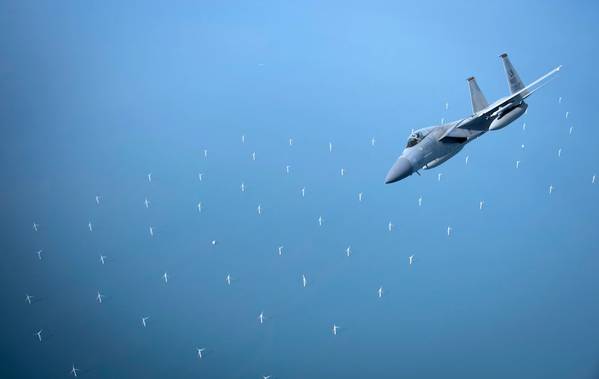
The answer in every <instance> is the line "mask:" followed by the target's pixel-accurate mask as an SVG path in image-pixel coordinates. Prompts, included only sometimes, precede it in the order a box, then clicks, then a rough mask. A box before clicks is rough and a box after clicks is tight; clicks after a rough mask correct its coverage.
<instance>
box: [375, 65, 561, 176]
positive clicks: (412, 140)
mask: <svg viewBox="0 0 599 379" xmlns="http://www.w3.org/2000/svg"><path fill="white" fill-rule="evenodd" d="M500 58H501V59H502V61H503V66H504V69H505V73H506V77H507V80H508V85H509V88H510V93H511V95H510V96H507V97H504V98H501V99H499V100H497V101H496V102H494V103H493V104H491V105H488V103H487V100H486V98H485V96H484V95H483V93H482V91H481V90H480V88H479V86H478V84H477V82H476V79H475V78H474V77H470V78H468V79H467V80H468V86H469V88H470V98H471V101H472V112H473V114H472V115H471V116H469V117H466V118H463V119H460V120H457V121H453V122H450V123H447V124H442V125H436V126H432V127H428V128H423V129H418V130H415V131H413V132H412V134H411V135H410V136H409V137H408V143H407V145H406V148H405V149H404V151H403V152H402V154H401V156H400V157H399V158H398V159H397V161H396V162H395V163H394V164H393V166H392V167H391V169H390V170H389V172H388V173H387V176H386V177H385V183H395V182H397V181H399V180H401V179H404V178H407V177H408V176H410V175H412V174H413V173H415V172H416V173H418V171H419V170H427V169H431V168H433V167H437V166H439V165H440V164H442V163H443V162H445V161H447V160H448V159H450V158H451V157H453V156H454V155H456V154H457V153H459V152H460V150H462V149H463V148H464V146H466V144H468V143H469V142H472V141H474V140H475V139H476V138H478V137H480V136H481V135H483V134H485V133H486V132H488V131H494V130H499V129H502V128H504V127H506V126H507V125H509V124H511V123H512V122H514V121H515V120H516V119H518V118H519V117H520V116H522V115H523V114H524V113H525V112H526V109H527V108H528V104H526V103H525V102H524V99H525V98H527V97H528V96H530V95H531V94H532V93H534V92H535V91H536V90H538V89H540V88H542V87H543V86H544V85H546V84H548V83H549V82H550V80H546V79H548V78H550V77H551V76H552V75H553V74H555V73H556V72H558V71H559V70H560V69H561V66H558V67H556V68H555V69H553V70H551V71H550V72H548V73H547V74H545V75H543V76H542V77H540V78H539V79H537V80H535V81H534V82H532V83H531V84H530V85H528V86H526V87H525V86H524V84H523V83H522V80H521V79H520V76H519V75H518V73H517V71H516V69H515V68H514V66H512V63H511V62H510V60H509V58H508V55H507V54H505V53H503V54H501V55H500Z"/></svg>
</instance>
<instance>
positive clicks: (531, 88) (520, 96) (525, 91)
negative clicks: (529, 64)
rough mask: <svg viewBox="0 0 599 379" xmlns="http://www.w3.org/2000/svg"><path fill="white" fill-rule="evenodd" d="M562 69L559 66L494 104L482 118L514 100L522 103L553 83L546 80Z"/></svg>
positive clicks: (483, 113) (484, 112)
mask: <svg viewBox="0 0 599 379" xmlns="http://www.w3.org/2000/svg"><path fill="white" fill-rule="evenodd" d="M561 68H562V66H558V67H556V68H554V69H553V70H551V71H549V72H548V73H546V74H545V75H543V76H541V77H540V78H538V79H537V80H535V81H534V82H532V83H530V84H529V85H527V86H526V87H524V88H522V89H521V90H519V91H518V92H514V93H513V94H511V95H510V96H508V97H506V98H504V99H502V100H501V101H499V102H497V103H494V104H493V105H491V106H490V107H488V108H487V109H484V110H483V111H482V112H481V114H480V116H489V115H491V114H493V113H495V112H496V111H497V110H499V109H500V108H501V107H504V106H505V105H507V104H509V103H511V102H512V101H514V100H518V101H521V100H524V99H526V98H527V97H529V96H530V95H532V94H533V93H534V92H536V91H537V90H539V89H541V88H543V87H545V86H546V85H547V84H549V83H550V82H551V80H546V79H549V78H550V77H551V76H553V74H555V73H557V72H559V70H561Z"/></svg>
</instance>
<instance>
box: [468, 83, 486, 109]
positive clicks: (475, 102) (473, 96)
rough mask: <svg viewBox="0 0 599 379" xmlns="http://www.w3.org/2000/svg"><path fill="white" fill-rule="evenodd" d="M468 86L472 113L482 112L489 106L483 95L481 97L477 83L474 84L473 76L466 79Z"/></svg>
mask: <svg viewBox="0 0 599 379" xmlns="http://www.w3.org/2000/svg"><path fill="white" fill-rule="evenodd" d="M468 86H469V87H470V100H471V101H472V113H477V112H479V111H482V110H483V109H485V108H486V107H488V106H489V103H487V99H485V95H483V93H482V91H481V90H480V88H479V87H478V83H476V79H475V78H474V76H471V77H469V78H468Z"/></svg>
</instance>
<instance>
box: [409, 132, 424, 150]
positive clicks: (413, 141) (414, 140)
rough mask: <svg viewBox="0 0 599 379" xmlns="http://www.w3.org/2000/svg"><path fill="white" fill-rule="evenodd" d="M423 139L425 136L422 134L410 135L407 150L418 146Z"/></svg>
mask: <svg viewBox="0 0 599 379" xmlns="http://www.w3.org/2000/svg"><path fill="white" fill-rule="evenodd" d="M423 137H424V136H423V135H422V133H421V132H416V133H412V134H411V135H410V137H409V138H408V143H407V145H406V148H408V147H412V146H416V145H418V144H419V143H420V141H422V138H423Z"/></svg>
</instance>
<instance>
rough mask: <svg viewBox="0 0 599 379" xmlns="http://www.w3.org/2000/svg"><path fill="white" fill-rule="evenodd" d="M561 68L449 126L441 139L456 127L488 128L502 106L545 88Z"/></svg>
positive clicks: (468, 128) (453, 131) (452, 133)
mask: <svg viewBox="0 0 599 379" xmlns="http://www.w3.org/2000/svg"><path fill="white" fill-rule="evenodd" d="M561 68H562V66H558V67H556V68H554V69H553V70H551V71H549V72H548V73H546V74H545V75H543V76H541V77H540V78H538V79H537V80H535V81H534V82H532V83H530V84H529V85H527V86H526V87H524V88H522V89H521V90H519V91H517V92H514V93H513V94H511V95H510V96H508V97H505V98H503V99H501V100H499V101H497V102H495V103H493V104H492V105H490V106H489V107H487V108H485V109H483V110H481V111H480V112H477V113H475V114H474V115H472V116H471V117H469V118H467V119H464V120H462V121H460V122H458V123H456V124H455V125H453V126H451V127H450V128H448V129H447V130H446V131H445V133H443V134H442V135H441V136H440V137H439V141H441V140H443V139H446V137H452V136H453V135H454V134H457V131H456V129H467V130H476V131H482V130H486V128H488V126H489V121H488V120H489V119H490V118H491V116H492V115H493V114H494V113H495V112H497V111H498V110H500V109H501V108H502V107H504V106H506V105H508V104H509V103H511V102H514V101H518V102H520V101H522V100H524V99H526V98H527V97H529V96H530V95H532V94H533V93H534V92H536V91H537V90H539V89H541V88H543V87H544V86H546V85H547V84H549V83H550V82H551V80H547V79H549V78H550V77H551V76H553V75H554V74H555V73H557V72H559V70H560V69H561Z"/></svg>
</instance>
